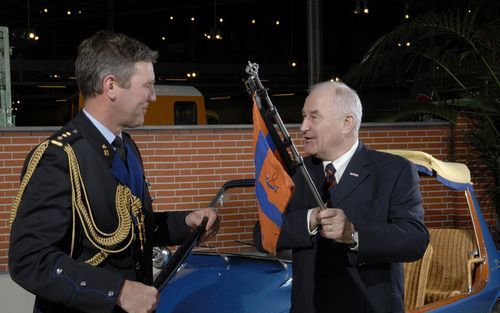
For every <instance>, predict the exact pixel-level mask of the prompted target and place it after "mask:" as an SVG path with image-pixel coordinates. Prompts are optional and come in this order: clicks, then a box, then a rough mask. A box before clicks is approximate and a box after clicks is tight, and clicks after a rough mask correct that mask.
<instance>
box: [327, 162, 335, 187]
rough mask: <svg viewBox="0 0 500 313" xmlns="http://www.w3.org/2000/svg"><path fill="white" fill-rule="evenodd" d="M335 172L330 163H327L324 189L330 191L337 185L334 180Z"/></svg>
mask: <svg viewBox="0 0 500 313" xmlns="http://www.w3.org/2000/svg"><path fill="white" fill-rule="evenodd" d="M336 171H337V170H336V169H335V167H334V166H333V164H332V163H328V165H327V166H326V167H325V189H326V190H328V191H330V190H332V189H333V187H335V185H337V180H336V179H335V172H336Z"/></svg>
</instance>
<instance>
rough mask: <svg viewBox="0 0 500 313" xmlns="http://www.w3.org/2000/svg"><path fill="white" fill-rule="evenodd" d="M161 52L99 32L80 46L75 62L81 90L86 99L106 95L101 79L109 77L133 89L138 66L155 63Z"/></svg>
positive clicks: (133, 41)
mask: <svg viewBox="0 0 500 313" xmlns="http://www.w3.org/2000/svg"><path fill="white" fill-rule="evenodd" d="M157 58H158V52H157V51H154V50H151V49H150V48H149V47H147V46H146V45H145V44H143V43H141V42H139V41H138V40H136V39H133V38H130V37H127V36H125V35H123V34H120V33H114V32H110V31H99V32H97V33H96V34H94V35H93V36H91V37H89V38H87V39H85V40H84V41H82V42H81V43H80V45H79V46H78V57H77V58H76V62H75V74H76V81H77V83H78V89H79V90H80V93H81V94H82V96H83V97H84V98H88V97H93V96H95V95H98V94H100V93H102V92H103V90H102V80H103V79H104V77H105V76H107V75H114V76H116V79H117V83H118V84H119V85H120V86H121V87H123V88H128V87H129V86H130V77H131V76H132V75H133V74H134V71H135V63H137V62H152V63H155V62H156V59H157Z"/></svg>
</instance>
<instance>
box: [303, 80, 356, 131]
mask: <svg viewBox="0 0 500 313" xmlns="http://www.w3.org/2000/svg"><path fill="white" fill-rule="evenodd" d="M323 87H325V88H333V89H334V90H335V98H334V99H333V101H334V102H333V103H334V104H335V105H336V106H337V109H338V111H339V112H338V113H337V114H338V115H339V116H344V115H347V114H352V115H353V117H354V130H355V131H356V133H357V132H358V131H359V127H360V126H361V118H362V117H363V106H362V105H361V100H360V99H359V96H358V94H357V93H356V91H354V90H353V89H352V88H351V87H349V86H347V85H346V84H344V83H342V82H337V81H325V82H321V83H317V84H315V85H313V86H312V87H311V88H310V89H309V93H311V92H313V91H314V90H316V89H318V88H323Z"/></svg>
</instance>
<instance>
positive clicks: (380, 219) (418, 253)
mask: <svg viewBox="0 0 500 313" xmlns="http://www.w3.org/2000/svg"><path fill="white" fill-rule="evenodd" d="M304 162H305V166H306V168H307V169H308V171H309V173H310V175H311V177H312V180H313V181H314V184H315V185H316V187H317V188H318V190H320V191H321V190H322V186H323V184H324V181H325V176H324V170H323V165H322V161H321V160H319V159H316V158H312V157H308V158H306V159H305V161H304ZM299 175H300V173H298V174H296V175H295V176H294V177H293V179H294V183H295V193H294V194H293V196H292V199H291V200H290V203H289V205H288V207H287V210H286V213H285V214H284V218H283V225H282V230H281V234H280V237H279V241H278V249H292V258H293V283H292V310H291V311H292V312H296V313H305V312H307V313H313V312H349V313H356V312H403V311H404V306H403V299H404V296H403V286H404V284H403V270H402V265H401V264H400V262H406V261H414V260H417V259H419V258H421V257H422V256H423V254H424V252H425V249H426V247H427V244H428V241H429V235H428V232H427V230H426V228H425V227H424V225H423V222H422V220H423V215H424V211H423V208H422V205H421V195H420V191H419V186H418V174H417V172H416V170H415V168H414V166H413V165H412V164H411V163H410V162H408V161H407V160H405V159H403V158H401V157H398V156H394V155H390V154H386V153H381V152H378V151H373V150H368V149H367V148H366V147H364V145H363V144H362V143H360V145H359V147H358V149H357V151H356V152H355V154H354V156H353V158H352V159H351V161H350V162H349V164H348V166H347V168H346V170H345V172H344V174H343V175H342V178H341V180H340V182H339V184H338V185H337V186H335V187H334V189H333V190H332V191H331V200H330V201H332V204H333V205H332V207H334V208H341V209H343V210H344V212H345V214H346V215H347V217H348V218H349V220H350V221H351V222H352V223H353V224H354V225H355V227H356V229H357V231H358V233H359V251H357V252H356V251H352V250H351V249H349V247H348V246H347V245H345V244H340V243H336V242H334V241H332V240H328V239H325V238H323V237H321V236H320V235H319V234H318V235H315V236H310V235H309V232H308V225H307V211H308V210H309V209H311V208H313V207H316V206H317V204H316V202H315V201H314V198H313V196H312V193H311V192H310V191H309V189H308V188H307V186H306V185H305V181H304V180H303V178H302V177H300V176H299ZM254 237H255V241H256V244H257V245H259V244H260V232H259V231H258V227H256V231H255V232H254ZM260 248H261V249H262V247H260Z"/></svg>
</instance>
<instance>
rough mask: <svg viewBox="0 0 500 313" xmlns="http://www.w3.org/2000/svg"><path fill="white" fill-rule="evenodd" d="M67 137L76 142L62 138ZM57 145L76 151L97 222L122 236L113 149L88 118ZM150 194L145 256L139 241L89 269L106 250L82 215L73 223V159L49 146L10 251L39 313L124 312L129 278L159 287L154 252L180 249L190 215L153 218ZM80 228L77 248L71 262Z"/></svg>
mask: <svg viewBox="0 0 500 313" xmlns="http://www.w3.org/2000/svg"><path fill="white" fill-rule="evenodd" d="M66 132H69V133H70V135H69V136H67V137H63V136H61V134H63V133H66ZM66 134H67V133H66ZM51 138H52V139H54V140H57V141H60V142H64V143H68V144H70V145H71V146H72V148H73V150H74V152H75V154H76V157H77V159H78V164H79V167H80V172H81V175H82V177H83V181H84V184H85V188H86V191H87V196H88V199H89V201H90V205H91V208H92V214H93V217H94V220H95V222H96V224H97V226H98V227H99V229H101V230H103V231H104V232H108V233H109V232H112V231H114V230H115V229H116V228H117V217H116V209H115V193H116V188H117V184H118V181H117V179H116V178H115V177H114V176H113V175H112V174H111V166H112V161H113V158H114V156H115V151H114V149H113V147H112V146H111V145H109V143H108V142H107V141H106V139H105V138H104V136H102V135H101V133H100V132H99V131H98V130H97V128H96V127H95V126H94V125H93V124H92V123H91V122H90V121H89V120H88V118H87V117H86V116H85V114H83V112H80V114H79V115H78V116H77V117H76V118H75V119H74V120H72V121H71V122H69V123H68V124H67V125H66V126H64V127H63V129H62V130H61V131H58V132H57V133H56V134H54V136H52V137H51ZM124 141H125V143H126V144H129V145H130V146H132V147H133V152H134V153H136V154H137V158H139V159H140V156H139V152H138V150H137V148H136V146H135V143H134V142H133V141H132V139H131V138H130V136H128V135H126V134H125V136H124ZM30 155H31V153H30ZM28 159H29V156H28V158H27V161H28ZM26 165H27V162H25V168H24V169H23V173H24V172H25V170H26ZM141 165H142V164H141ZM142 177H144V172H143V173H142ZM144 195H145V196H144V199H143V208H142V210H143V213H144V214H145V226H146V242H145V249H144V251H141V249H140V248H139V247H140V245H139V244H138V240H136V241H134V243H133V244H132V245H131V246H130V247H129V248H128V249H127V250H125V251H124V252H121V253H118V254H111V255H110V256H109V257H108V259H106V260H105V261H104V262H103V263H102V264H100V265H99V266H97V267H93V266H90V265H87V264H85V263H84V261H85V260H87V259H88V258H90V257H92V256H93V255H95V254H96V253H97V252H98V250H97V249H96V248H95V247H94V246H93V245H92V244H91V243H90V241H89V240H88V238H87V236H86V235H85V233H84V232H83V230H82V227H81V223H80V220H79V218H78V216H77V217H76V223H73V216H72V202H71V186H70V180H69V170H68V157H67V155H66V153H65V152H64V150H63V148H62V147H59V146H58V145H55V144H49V147H48V148H47V150H46V152H45V154H44V155H43V158H42V159H41V161H40V163H39V165H38V167H37V168H36V170H35V172H34V174H33V176H32V178H31V180H30V182H29V184H28V186H27V188H26V191H25V193H24V196H23V197H22V201H21V203H20V206H19V209H18V212H17V216H16V219H15V220H14V223H13V225H12V231H11V238H10V249H9V271H10V274H11V276H12V278H13V280H14V281H16V282H17V283H18V284H19V285H21V286H22V287H23V288H25V289H26V290H28V291H30V292H32V293H34V294H35V295H36V296H37V298H36V301H35V309H34V312H44V313H49V312H52V313H61V312H92V313H96V312H113V311H115V312H119V311H121V310H119V309H118V308H117V307H116V306H115V304H116V300H117V297H118V295H119V292H120V290H121V287H122V285H123V282H124V279H129V280H136V281H141V282H144V283H146V284H151V283H152V264H151V263H152V261H151V255H152V246H153V245H165V244H179V243H181V242H182V241H183V240H184V239H185V238H186V237H187V236H188V234H189V228H188V226H187V225H186V224H185V221H184V218H185V216H186V214H187V213H186V212H175V213H166V212H164V213H153V211H152V205H151V198H150V196H149V192H148V188H147V186H146V184H144ZM73 226H74V227H75V230H74V234H75V235H74V237H75V239H74V244H75V245H74V250H73V251H74V252H73V256H72V257H70V255H69V253H70V250H71V242H72V234H73ZM136 229H137V228H136ZM136 238H138V237H137V236H136Z"/></svg>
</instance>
